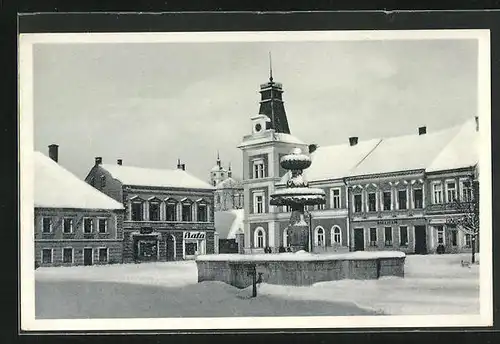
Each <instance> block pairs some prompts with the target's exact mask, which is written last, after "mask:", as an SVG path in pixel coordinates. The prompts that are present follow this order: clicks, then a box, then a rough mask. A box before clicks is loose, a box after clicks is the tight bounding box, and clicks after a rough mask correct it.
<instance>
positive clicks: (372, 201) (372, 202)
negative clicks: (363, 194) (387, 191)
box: [368, 192, 377, 211]
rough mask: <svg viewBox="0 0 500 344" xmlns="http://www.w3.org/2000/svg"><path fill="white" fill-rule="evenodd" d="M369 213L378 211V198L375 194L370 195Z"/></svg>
mask: <svg viewBox="0 0 500 344" xmlns="http://www.w3.org/2000/svg"><path fill="white" fill-rule="evenodd" d="M368 211H377V196H376V194H375V192H370V193H369V194H368Z"/></svg>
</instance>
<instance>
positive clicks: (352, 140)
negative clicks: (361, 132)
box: [349, 136, 358, 146]
mask: <svg viewBox="0 0 500 344" xmlns="http://www.w3.org/2000/svg"><path fill="white" fill-rule="evenodd" d="M357 144H358V137H357V136H352V137H349V145H351V146H356V145H357Z"/></svg>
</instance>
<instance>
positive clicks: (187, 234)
mask: <svg viewBox="0 0 500 344" xmlns="http://www.w3.org/2000/svg"><path fill="white" fill-rule="evenodd" d="M184 239H196V240H201V239H205V232H185V233H184Z"/></svg>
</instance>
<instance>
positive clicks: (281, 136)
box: [238, 69, 308, 253]
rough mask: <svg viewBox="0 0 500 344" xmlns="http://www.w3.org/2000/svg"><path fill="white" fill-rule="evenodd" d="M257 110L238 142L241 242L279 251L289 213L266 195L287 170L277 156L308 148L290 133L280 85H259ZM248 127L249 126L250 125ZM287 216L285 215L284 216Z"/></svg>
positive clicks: (249, 247) (252, 250)
mask: <svg viewBox="0 0 500 344" xmlns="http://www.w3.org/2000/svg"><path fill="white" fill-rule="evenodd" d="M260 94H261V100H260V108H259V113H258V114H257V115H255V116H252V117H251V118H250V120H251V130H250V134H249V135H246V136H244V137H243V140H242V142H241V144H240V145H239V146H238V148H240V149H241V150H242V153H243V187H244V190H243V193H244V214H245V218H244V233H245V239H244V245H245V252H247V253H262V252H264V250H265V249H267V250H269V249H270V250H271V251H272V252H278V248H279V247H280V246H283V231H284V225H286V224H287V223H288V222H287V220H288V218H289V214H286V213H282V212H280V209H278V207H276V206H271V205H270V204H269V195H270V194H272V193H274V190H275V186H276V184H277V183H279V182H280V180H281V178H282V177H283V176H284V174H285V173H286V170H284V169H283V168H282V167H281V166H280V158H281V157H282V156H283V155H286V154H289V153H290V152H291V151H292V150H293V149H294V148H301V149H302V150H303V151H307V146H308V145H307V144H305V143H304V142H302V141H300V140H299V139H297V138H296V137H294V136H292V135H291V133H290V128H289V126H288V120H287V116H286V112H285V107H284V103H283V98H282V94H283V87H282V84H281V83H278V82H275V81H274V79H273V76H272V69H270V76H269V81H268V82H266V83H264V84H262V85H260ZM249 129H250V128H249ZM287 216H288V217H287ZM282 227H283V228H282Z"/></svg>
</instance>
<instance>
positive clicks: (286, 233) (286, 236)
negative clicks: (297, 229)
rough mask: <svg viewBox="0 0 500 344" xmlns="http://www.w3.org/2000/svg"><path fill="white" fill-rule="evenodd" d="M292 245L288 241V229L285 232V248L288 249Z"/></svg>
mask: <svg viewBox="0 0 500 344" xmlns="http://www.w3.org/2000/svg"><path fill="white" fill-rule="evenodd" d="M289 245H290V243H289V240H288V228H285V230H284V231H283V247H288V246H289Z"/></svg>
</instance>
